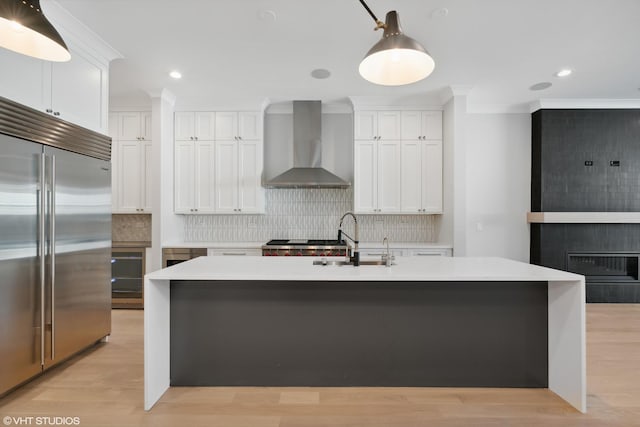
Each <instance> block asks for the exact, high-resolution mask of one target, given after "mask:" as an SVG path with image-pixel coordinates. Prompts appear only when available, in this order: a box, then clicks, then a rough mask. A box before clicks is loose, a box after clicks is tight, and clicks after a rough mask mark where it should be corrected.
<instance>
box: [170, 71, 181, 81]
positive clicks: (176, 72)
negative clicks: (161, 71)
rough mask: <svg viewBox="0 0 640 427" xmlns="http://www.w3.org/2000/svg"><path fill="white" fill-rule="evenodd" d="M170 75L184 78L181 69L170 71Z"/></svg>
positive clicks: (175, 77)
mask: <svg viewBox="0 0 640 427" xmlns="http://www.w3.org/2000/svg"><path fill="white" fill-rule="evenodd" d="M169 76H171V78H174V79H176V80H177V79H181V78H182V73H181V72H180V71H172V72H170V73H169Z"/></svg>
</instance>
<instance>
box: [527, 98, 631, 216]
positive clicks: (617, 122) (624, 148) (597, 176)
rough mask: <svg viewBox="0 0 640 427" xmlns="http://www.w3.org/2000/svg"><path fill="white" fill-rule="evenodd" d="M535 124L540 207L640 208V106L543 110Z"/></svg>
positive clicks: (535, 203) (535, 202)
mask: <svg viewBox="0 0 640 427" xmlns="http://www.w3.org/2000/svg"><path fill="white" fill-rule="evenodd" d="M532 123H533V126H532V128H533V130H532V147H533V152H532V161H533V165H532V192H531V193H532V208H533V209H534V210H535V211H540V212H552V211H553V212H555V211H557V212H636V211H640V110H539V111H537V112H535V113H534V114H533V117H532ZM615 161H618V162H619V164H620V165H619V166H611V162H615ZM585 162H592V166H587V165H585Z"/></svg>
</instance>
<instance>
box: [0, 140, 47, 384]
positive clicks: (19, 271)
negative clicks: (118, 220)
mask: <svg viewBox="0 0 640 427" xmlns="http://www.w3.org/2000/svg"><path fill="white" fill-rule="evenodd" d="M41 151H42V146H41V145H39V144H34V143H29V142H25V141H23V140H20V139H17V138H13V137H10V136H7V135H3V134H0V363H1V366H0V394H2V393H4V392H6V391H7V390H9V389H11V388H12V387H14V386H16V385H17V384H20V383H21V382H23V381H26V380H27V379H29V378H30V377H32V376H34V375H36V374H37V373H39V372H40V371H41V369H42V366H41V357H40V356H41V347H40V343H41V337H40V333H41V329H40V313H41V306H40V269H39V255H38V253H39V242H38V235H39V230H38V223H39V221H38V220H39V217H38V188H39V180H40V179H39V178H40V177H39V159H40V155H41Z"/></svg>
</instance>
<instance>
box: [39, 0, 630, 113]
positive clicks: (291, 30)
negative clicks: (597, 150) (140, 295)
mask: <svg viewBox="0 0 640 427" xmlns="http://www.w3.org/2000/svg"><path fill="white" fill-rule="evenodd" d="M57 2H58V3H59V4H60V5H62V6H63V7H64V8H65V9H67V10H68V11H69V12H70V13H71V14H72V15H74V16H75V17H76V18H78V20H80V21H81V22H83V23H84V24H85V25H86V26H87V27H89V28H90V29H92V30H93V31H94V32H96V33H97V34H98V35H99V36H100V37H102V38H103V39H104V40H105V41H106V42H107V43H109V44H110V45H111V46H112V47H114V48H115V49H117V50H118V51H120V52H121V53H122V54H123V56H124V59H119V60H116V61H114V62H113V63H112V66H111V80H110V85H111V89H110V90H111V99H112V102H115V103H116V104H117V103H127V102H137V100H140V99H146V98H147V91H150V90H151V91H157V90H158V89H162V88H167V89H169V90H170V91H171V92H173V93H174V94H175V95H176V96H177V100H178V101H177V102H178V104H179V105H180V104H182V105H189V104H194V105H195V104H197V103H206V102H207V100H216V101H215V102H216V103H219V104H224V103H228V102H236V101H237V100H242V99H260V98H267V97H268V98H270V99H321V100H323V101H325V102H335V101H337V100H341V99H344V98H345V97H347V96H383V97H393V98H394V99H398V100H402V99H410V98H416V97H419V98H422V97H424V98H427V99H430V100H431V101H432V102H435V103H438V100H439V99H441V98H440V97H441V96H442V94H443V93H444V92H445V88H447V87H448V86H450V85H462V86H471V87H472V89H471V91H470V92H469V102H470V103H471V104H473V105H486V106H494V107H500V108H504V107H507V106H509V107H514V106H515V107H517V106H522V105H525V104H528V103H530V102H532V101H535V100H537V99H540V98H609V99H610V98H616V99H618V98H622V99H638V98H640V92H639V88H640V49H639V48H638V40H640V25H638V18H639V17H640V1H638V0H535V1H526V0H393V1H392V0H368V1H367V3H368V4H369V6H370V7H371V9H372V10H373V11H374V12H375V13H376V14H377V15H378V17H379V18H380V19H382V20H384V15H385V14H386V12H388V11H389V10H397V11H398V13H399V16H400V20H401V24H402V27H403V29H404V31H405V33H406V34H407V35H409V36H410V37H413V38H415V39H416V40H418V41H420V42H421V43H422V44H423V45H424V46H425V47H426V48H427V50H428V51H429V52H430V53H431V55H432V56H433V58H434V59H435V62H436V68H435V71H434V72H433V74H432V75H431V76H429V77H428V78H427V79H425V80H423V81H421V82H418V83H415V84H412V85H407V86H402V87H381V86H376V85H373V84H371V83H369V82H366V81H365V80H363V79H362V78H361V77H360V76H359V74H358V64H359V62H360V60H361V59H362V57H363V55H364V54H365V53H366V52H367V50H368V49H369V48H370V47H371V46H372V45H373V44H374V43H375V42H376V41H377V40H378V39H379V37H380V36H381V34H380V32H374V31H373V27H374V23H373V20H372V19H371V18H370V16H369V15H368V14H367V13H366V11H365V10H364V8H362V6H361V5H360V3H359V1H358V0H314V1H312V0H173V1H167V0H57ZM45 4H46V3H45V2H43V5H45ZM440 8H447V9H448V12H449V13H448V16H446V17H442V16H439V15H440V14H439V13H438V10H439V9H440ZM264 11H273V12H274V13H275V14H276V19H275V21H272V20H268V19H267V20H261V19H260V16H261V14H263V12H264ZM45 12H46V7H45ZM563 67H569V68H572V69H573V70H575V71H574V74H573V75H572V76H571V77H569V78H564V79H560V78H557V77H554V75H553V74H554V73H555V72H556V71H558V70H559V69H561V68H563ZM315 68H326V69H328V70H330V71H331V73H332V74H331V77H330V78H328V79H326V80H316V79H314V78H312V77H311V76H310V72H311V71H312V70H313V69H315ZM173 69H178V70H180V71H181V72H182V74H183V78H182V80H179V81H175V80H173V79H171V78H170V77H169V76H168V73H169V71H171V70H173ZM539 82H551V83H553V86H552V87H551V88H549V89H546V90H543V91H538V92H534V91H531V90H529V87H530V86H532V85H533V84H535V83H539ZM440 102H441V101H440Z"/></svg>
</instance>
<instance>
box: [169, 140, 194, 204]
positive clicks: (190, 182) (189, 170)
mask: <svg viewBox="0 0 640 427" xmlns="http://www.w3.org/2000/svg"><path fill="white" fill-rule="evenodd" d="M194 164H195V147H194V143H193V142H191V141H176V151H175V172H174V179H175V188H174V211H175V212H176V213H193V209H194V208H195V191H196V190H195V185H196V180H195V168H194Z"/></svg>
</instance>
